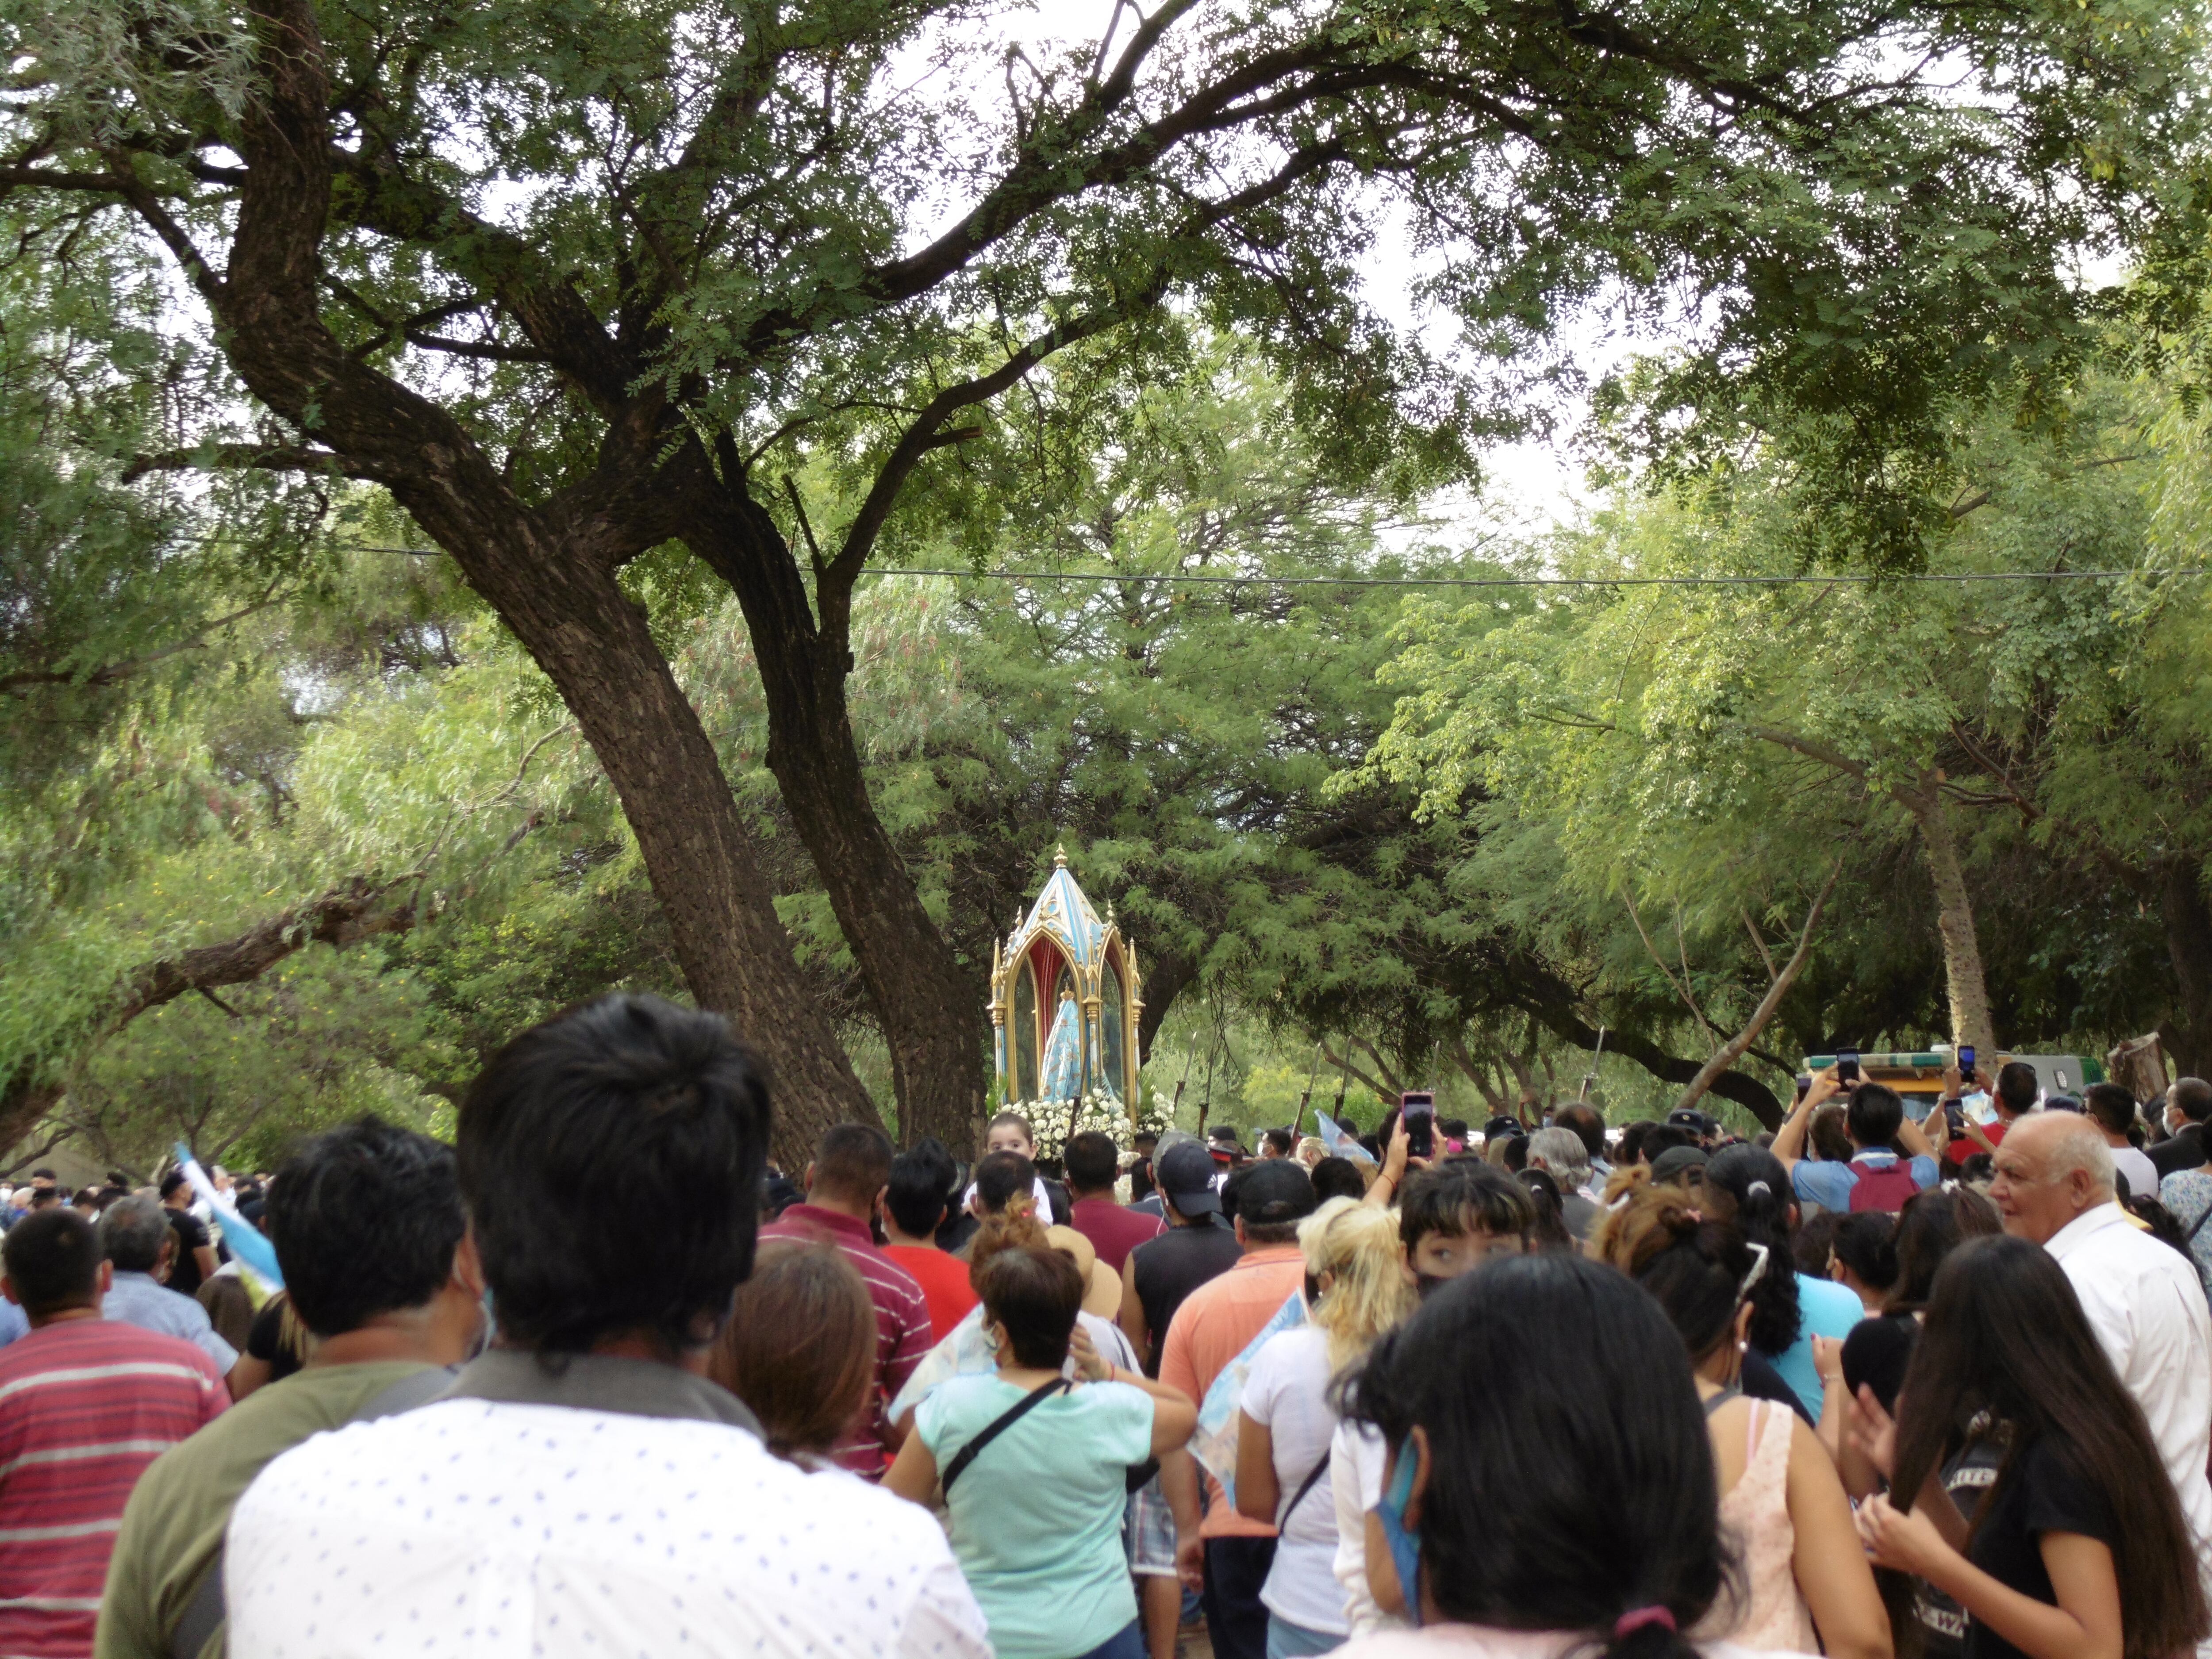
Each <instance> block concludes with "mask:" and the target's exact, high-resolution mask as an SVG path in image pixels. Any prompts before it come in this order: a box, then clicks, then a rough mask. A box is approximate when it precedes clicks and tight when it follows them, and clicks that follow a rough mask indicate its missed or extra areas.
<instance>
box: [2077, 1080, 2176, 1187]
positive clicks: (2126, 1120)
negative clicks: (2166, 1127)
mask: <svg viewBox="0 0 2212 1659" xmlns="http://www.w3.org/2000/svg"><path fill="white" fill-rule="evenodd" d="M2081 1105H2082V1109H2083V1110H2084V1111H2086V1112H2087V1115H2088V1117H2089V1121H2091V1122H2093V1123H2094V1124H2095V1125H2096V1126H2097V1127H2098V1129H2099V1131H2100V1133H2102V1134H2103V1135H2104V1137H2105V1144H2106V1146H2110V1147H2111V1148H2112V1173H2113V1174H2114V1175H2115V1176H2118V1177H2119V1179H2121V1180H2122V1181H2124V1182H2127V1196H2128V1197H2130V1198H2156V1197H2157V1196H2158V1182H2159V1174H2158V1166H2157V1165H2156V1164H2153V1163H2152V1162H2151V1161H2150V1158H2149V1156H2148V1154H2146V1153H2144V1152H2138V1151H2137V1150H2136V1146H2135V1143H2134V1142H2132V1141H2130V1139H2128V1131H2129V1130H2130V1129H2132V1128H2133V1127H2135V1125H2136V1097H2134V1096H2133V1095H2131V1094H2130V1093H2129V1092H2128V1091H2126V1089H2124V1088H2123V1087H2122V1086H2121V1085H2118V1084H2117V1083H2093V1084H2091V1085H2089V1086H2088V1087H2087V1089H2084V1090H2083V1091H2081Z"/></svg>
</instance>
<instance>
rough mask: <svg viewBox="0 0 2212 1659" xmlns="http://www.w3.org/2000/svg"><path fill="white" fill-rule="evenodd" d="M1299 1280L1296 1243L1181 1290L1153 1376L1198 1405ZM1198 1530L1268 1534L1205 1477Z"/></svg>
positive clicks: (1204, 1534) (1216, 1534) (1302, 1268)
mask: <svg viewBox="0 0 2212 1659" xmlns="http://www.w3.org/2000/svg"><path fill="white" fill-rule="evenodd" d="M1305 1280H1306V1259H1305V1257H1304V1255H1303V1254H1301V1253H1300V1251H1299V1249H1298V1247H1297V1245H1295V1244H1275V1245H1270V1246H1269V1247H1268V1248H1267V1249H1264V1250H1254V1251H1252V1252H1251V1253H1250V1254H1249V1255H1246V1256H1245V1257H1244V1258H1243V1261H1239V1262H1238V1263H1237V1265H1236V1266H1235V1267H1231V1269H1230V1270H1229V1271H1228V1272H1227V1273H1223V1274H1222V1275H1221V1276H1220V1277H1219V1278H1218V1279H1208V1280H1206V1283H1205V1284H1203V1285H1200V1286H1199V1287H1198V1288H1197V1289H1196V1290H1194V1291H1192V1292H1191V1293H1190V1294H1189V1295H1188V1296H1187V1297H1184V1298H1183V1304H1182V1306H1181V1307H1180V1308H1177V1309H1176V1313H1175V1318H1174V1320H1173V1321H1172V1322H1170V1324H1169V1326H1168V1340H1167V1342H1166V1344H1165V1345H1164V1346H1163V1347H1162V1348H1161V1350H1160V1381H1161V1382H1163V1383H1166V1384H1167V1385H1168V1387H1170V1388H1171V1389H1182V1391H1183V1392H1184V1393H1185V1394H1187V1395H1189V1396H1190V1397H1191V1399H1192V1401H1194V1403H1196V1404H1198V1405H1201V1406H1202V1405H1204V1404H1205V1403H1206V1390H1207V1389H1210V1388H1212V1386H1213V1381H1214V1379H1215V1378H1216V1377H1218V1376H1220V1375H1221V1373H1222V1372H1223V1371H1224V1370H1227V1369H1228V1366H1229V1362H1230V1361H1231V1360H1232V1359H1234V1358H1237V1355H1238V1354H1240V1353H1243V1352H1244V1350H1245V1349H1246V1348H1247V1347H1249V1346H1250V1345H1251V1341H1252V1339H1253V1338H1254V1337H1255V1336H1257V1335H1259V1334H1260V1332H1261V1329H1262V1328H1264V1327H1265V1326H1266V1324H1267V1322H1268V1321H1269V1320H1271V1319H1273V1317H1274V1316H1276V1315H1277V1314H1278V1313H1279V1312H1281V1311H1282V1307H1283V1304H1284V1303H1285V1302H1287V1301H1289V1300H1290V1299H1291V1296H1292V1295H1293V1294H1295V1293H1296V1292H1297V1291H1298V1290H1299V1289H1300V1288H1302V1287H1303V1286H1304V1284H1305ZM1198 1532H1199V1536H1200V1537H1201V1538H1273V1536H1274V1535H1275V1529H1274V1528H1273V1527H1271V1526H1269V1525H1268V1524H1267V1522H1264V1521H1251V1520H1247V1519H1246V1518H1245V1517H1244V1516H1241V1515H1239V1514H1238V1513H1237V1511H1236V1510H1235V1509H1234V1508H1232V1507H1231V1504H1230V1502H1229V1495H1228V1494H1227V1493H1226V1492H1224V1491H1222V1489H1221V1483H1220V1482H1219V1481H1218V1480H1215V1479H1214V1478H1213V1477H1212V1475H1210V1474H1209V1475H1207V1476H1206V1520H1205V1522H1204V1523H1203V1524H1202V1525H1200V1528H1199V1529H1198Z"/></svg>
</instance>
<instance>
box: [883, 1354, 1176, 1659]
mask: <svg viewBox="0 0 2212 1659" xmlns="http://www.w3.org/2000/svg"><path fill="white" fill-rule="evenodd" d="M1024 1392H1025V1391H1024V1390H1023V1389H1018V1388H1016V1387H1014V1385H1013V1384H1012V1383H1002V1382H1000V1380H999V1377H998V1375H997V1373H996V1372H992V1373H989V1374H987V1375H984V1376H956V1377H954V1378H952V1379H951V1381H950V1382H947V1383H944V1384H943V1385H941V1386H940V1387H939V1388H937V1389H933V1390H932V1391H931V1392H930V1394H929V1395H928V1397H927V1398H926V1399H925V1400H923V1401H922V1402H921V1406H920V1407H917V1408H916V1409H915V1416H914V1429H915V1433H916V1434H918V1435H920V1436H921V1439H922V1443H923V1444H924V1445H926V1446H927V1447H928V1448H929V1450H930V1455H932V1456H933V1457H934V1458H936V1460H937V1467H938V1468H939V1469H940V1470H941V1469H943V1468H945V1467H946V1466H947V1465H948V1464H950V1463H951V1462H952V1460H953V1459H954V1458H955V1457H957V1455H959V1454H960V1450H961V1449H962V1448H963V1446H965V1445H966V1444H967V1443H969V1441H970V1440H973V1439H974V1438H975V1437H976V1436H977V1435H979V1434H981V1432H982V1431H984V1430H985V1429H986V1428H987V1427H988V1426H989V1425H991V1423H992V1422H993V1420H994V1419H996V1418H997V1417H998V1416H999V1415H1000V1413H1002V1412H1004V1411H1005V1410H1006V1407H1009V1406H1012V1405H1013V1404H1015V1403H1016V1402H1017V1401H1019V1400H1020V1399H1021V1397H1022V1395H1023V1394H1024ZM1150 1455H1152V1397H1151V1396H1150V1395H1146V1393H1145V1392H1144V1390H1143V1389H1134V1388H1132V1387H1130V1386H1129V1384H1127V1383H1084V1384H1081V1385H1079V1386H1078V1387H1077V1388H1075V1389H1073V1390H1071V1391H1070V1392H1069V1393H1066V1394H1063V1395H1056V1396H1054V1398H1052V1399H1050V1400H1047V1401H1044V1402H1043V1403H1042V1404H1041V1405H1038V1406H1036V1407H1032V1408H1031V1409H1030V1412H1029V1413H1028V1414H1027V1415H1026V1416H1024V1417H1023V1418H1022V1419H1021V1420H1020V1421H1019V1422H1018V1423H1016V1424H1015V1425H1013V1426H1012V1428H1010V1429H1007V1430H1006V1431H1005V1432H1003V1433H1002V1434H1000V1436H999V1437H998V1438H997V1439H995V1440H994V1441H992V1442H991V1443H990V1444H989V1445H987V1446H986V1447H985V1448H984V1449H982V1450H981V1452H980V1453H978V1454H977V1455H976V1457H975V1462H972V1463H970V1464H969V1466H968V1468H967V1469H966V1470H965V1472H963V1474H962V1475H961V1477H960V1479H959V1480H957V1481H955V1482H954V1483H953V1486H952V1493H951V1500H950V1504H949V1508H950V1510H951V1522H952V1526H951V1530H952V1552H953V1553H954V1554H955V1555H957V1556H958V1557H959V1559H960V1570H961V1571H963V1572H964V1573H965V1574H967V1576H968V1587H969V1589H972V1590H974V1591H975V1601H976V1602H977V1604H978V1605H979V1606H981V1607H982V1609H983V1616H984V1618H985V1619H987V1620H989V1621H990V1626H991V1646H992V1648H993V1649H994V1650H995V1651H996V1653H997V1654H998V1659H1075V1656H1077V1655H1079V1654H1085V1653H1088V1652H1090V1651H1091V1649H1093V1648H1095V1647H1097V1645H1098V1644H1100V1643H1102V1642H1104V1641H1106V1640H1108V1639H1109V1638H1111V1637H1113V1636H1114V1635H1115V1634H1116V1633H1117V1632H1120V1631H1121V1629H1122V1628H1123V1627H1124V1626H1127V1625H1128V1624H1129V1623H1130V1622H1131V1621H1132V1620H1134V1619H1135V1618H1136V1616H1137V1595H1136V1591H1135V1590H1134V1589H1133V1588H1132V1587H1131V1585H1130V1583H1129V1562H1128V1558H1127V1555H1126V1554H1125V1553H1123V1551H1122V1547H1121V1511H1122V1509H1123V1507H1124V1504H1126V1502H1127V1485H1126V1476H1125V1471H1126V1470H1127V1468H1128V1466H1129V1465H1130V1464H1132V1463H1141V1462H1144V1461H1145V1460H1146V1458H1147V1457H1149V1456H1150Z"/></svg>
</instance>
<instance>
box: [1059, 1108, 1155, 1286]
mask: <svg viewBox="0 0 2212 1659" xmlns="http://www.w3.org/2000/svg"><path fill="white" fill-rule="evenodd" d="M1060 1164H1061V1166H1062V1167H1063V1168H1064V1169H1065V1170H1066V1172H1067V1191H1068V1196H1069V1197H1070V1198H1071V1199H1072V1200H1073V1202H1072V1203H1071V1204H1070V1205H1069V1206H1068V1217H1067V1225H1069V1226H1071V1227H1073V1228H1074V1229H1075V1231H1078V1232H1079V1233H1081V1234H1082V1235H1083V1236H1084V1237H1085V1238H1087V1239H1089V1240H1090V1241H1091V1248H1092V1249H1096V1250H1097V1252H1098V1259H1099V1260H1100V1261H1103V1262H1104V1263H1105V1264H1106V1266H1107V1267H1109V1268H1110V1269H1111V1270H1112V1271H1113V1273H1114V1274H1115V1277H1116V1278H1119V1277H1120V1276H1121V1269H1122V1267H1123V1266H1124V1265H1125V1264H1126V1263H1127V1261H1128V1260H1129V1252H1130V1251H1132V1250H1133V1249H1136V1248H1137V1246H1138V1245H1139V1244H1143V1243H1147V1242H1148V1241H1150V1240H1152V1239H1155V1238H1158V1237H1159V1236H1160V1235H1161V1234H1162V1233H1164V1232H1165V1231H1167V1223H1166V1222H1164V1220H1162V1219H1160V1218H1158V1217H1157V1216H1149V1215H1138V1214H1136V1213H1134V1212H1132V1211H1128V1210H1125V1209H1123V1208H1122V1207H1121V1206H1120V1205H1119V1204H1117V1203H1115V1201H1114V1180H1115V1176H1116V1175H1117V1174H1118V1173H1119V1170H1120V1165H1121V1152H1120V1150H1119V1149H1118V1148H1117V1147H1115V1145H1114V1142H1113V1139H1112V1138H1111V1137H1110V1136H1108V1135H1105V1134H1102V1133H1099V1132H1098V1131H1097V1130H1096V1129H1085V1131H1084V1132H1083V1133H1080V1134H1073V1135H1070V1136H1068V1138H1067V1145H1066V1146H1065V1147H1064V1148H1062V1149H1061V1152H1060Z"/></svg>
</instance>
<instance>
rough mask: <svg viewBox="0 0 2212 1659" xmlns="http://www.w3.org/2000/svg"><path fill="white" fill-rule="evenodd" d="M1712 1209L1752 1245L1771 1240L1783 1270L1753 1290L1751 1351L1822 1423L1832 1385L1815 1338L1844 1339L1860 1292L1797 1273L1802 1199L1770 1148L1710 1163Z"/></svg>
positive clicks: (1717, 1156) (1707, 1199) (1735, 1151)
mask: <svg viewBox="0 0 2212 1659" xmlns="http://www.w3.org/2000/svg"><path fill="white" fill-rule="evenodd" d="M1704 1208H1705V1212H1706V1213H1708V1214H1709V1215H1711V1217H1712V1218H1714V1219H1715V1220H1717V1221H1732V1222H1734V1223H1735V1225H1736V1230H1737V1231H1739V1232H1741V1234H1742V1235H1743V1237H1744V1242H1745V1243H1747V1244H1763V1245H1765V1247H1766V1249H1767V1250H1768V1251H1769V1252H1770V1253H1771V1256H1772V1259H1773V1262H1774V1266H1775V1268H1776V1269H1777V1271H1775V1272H1772V1273H1765V1274H1763V1275H1762V1276H1761V1277H1760V1279H1759V1283H1758V1284H1757V1285H1754V1286H1753V1288H1752V1292H1751V1298H1750V1300H1751V1330H1750V1341H1751V1349H1752V1352H1753V1353H1757V1354H1761V1355H1764V1356H1765V1358H1767V1359H1768V1360H1769V1361H1771V1363H1772V1364H1773V1366H1774V1369H1775V1370H1778V1371H1780V1372H1781V1373H1782V1377H1783V1380H1784V1382H1786V1383H1789V1384H1790V1389H1792V1391H1794V1392H1795V1393H1796V1395H1797V1399H1798V1401H1799V1402H1800V1403H1801V1404H1802V1405H1803V1407H1805V1414H1806V1415H1807V1416H1808V1417H1809V1418H1810V1419H1812V1420H1813V1423H1814V1426H1815V1427H1817V1426H1819V1425H1820V1415H1821V1409H1822V1406H1823V1403H1824V1397H1825V1395H1824V1389H1823V1385H1822V1383H1821V1380H1820V1364H1819V1362H1818V1361H1817V1360H1816V1359H1815V1358H1814V1352H1813V1339H1814V1337H1816V1336H1826V1337H1832V1338H1835V1339H1836V1340H1842V1339H1843V1338H1844V1337H1846V1336H1849V1335H1850V1334H1851V1327H1852V1326H1854V1325H1856V1324H1857V1323H1858V1322H1859V1321H1860V1320H1861V1319H1862V1318H1863V1317H1864V1316H1865V1313H1866V1310H1865V1309H1864V1308H1863V1307H1862V1306H1861V1305H1860V1304H1859V1299H1858V1297H1856V1296H1854V1295H1852V1294H1851V1292H1850V1291H1848V1290H1846V1289H1845V1288H1844V1286H1843V1285H1838V1284H1837V1283H1836V1282H1835V1281H1834V1280H1833V1279H1816V1278H1814V1277H1813V1276H1811V1275H1810V1274H1808V1273H1797V1272H1795V1271H1794V1270H1792V1269H1793V1267H1794V1261H1795V1257H1794V1256H1793V1255H1792V1254H1791V1251H1790V1235H1791V1233H1792V1232H1793V1231H1796V1225H1797V1205H1796V1200H1794V1199H1792V1198H1791V1196H1790V1176H1789V1173H1788V1171H1786V1170H1784V1169H1783V1167H1782V1161H1781V1160H1780V1159H1779V1158H1776V1157H1775V1156H1774V1154H1773V1153H1771V1152H1767V1151H1765V1149H1764V1148H1762V1147H1758V1146H1729V1147H1727V1148H1725V1149H1723V1151H1721V1152H1716V1153H1714V1154H1713V1158H1712V1161H1711V1163H1710V1164H1706V1165H1705V1195H1704Z"/></svg>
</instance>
